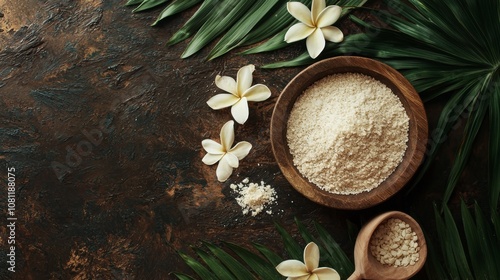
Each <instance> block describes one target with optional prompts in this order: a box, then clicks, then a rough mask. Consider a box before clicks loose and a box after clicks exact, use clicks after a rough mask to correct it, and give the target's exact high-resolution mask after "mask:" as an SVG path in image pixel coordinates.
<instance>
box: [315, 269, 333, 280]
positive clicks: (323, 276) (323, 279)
mask: <svg viewBox="0 0 500 280" xmlns="http://www.w3.org/2000/svg"><path fill="white" fill-rule="evenodd" d="M312 273H313V274H315V275H316V276H318V279H319V280H340V275H339V274H338V272H337V271H336V270H335V269H333V268H329V267H319V268H316V269H315V270H313V271H312Z"/></svg>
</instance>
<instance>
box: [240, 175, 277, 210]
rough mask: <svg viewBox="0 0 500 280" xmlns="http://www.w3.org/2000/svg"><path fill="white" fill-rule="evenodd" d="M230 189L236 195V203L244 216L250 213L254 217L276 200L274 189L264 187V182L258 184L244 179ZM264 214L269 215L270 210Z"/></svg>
mask: <svg viewBox="0 0 500 280" xmlns="http://www.w3.org/2000/svg"><path fill="white" fill-rule="evenodd" d="M230 187H231V189H232V190H233V191H235V192H236V193H238V195H239V196H238V197H236V202H238V205H240V206H241V208H242V210H243V214H244V215H246V214H248V213H251V214H252V216H256V215H258V214H259V213H260V212H262V211H263V210H264V208H266V207H267V206H269V205H271V204H272V203H273V202H275V201H276V199H277V198H278V196H277V195H276V191H275V190H274V188H273V187H271V185H266V184H265V183H264V181H261V182H260V184H258V183H252V182H250V179H249V178H245V179H244V180H243V181H242V182H241V183H239V184H231V185H230ZM266 213H267V214H269V215H270V214H272V210H270V209H268V210H266Z"/></svg>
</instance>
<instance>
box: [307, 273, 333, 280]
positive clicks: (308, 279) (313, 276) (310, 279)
mask: <svg viewBox="0 0 500 280" xmlns="http://www.w3.org/2000/svg"><path fill="white" fill-rule="evenodd" d="M325 279H328V278H325ZM307 280H319V277H318V275H316V274H314V273H313V274H311V276H309V278H307ZM328 280H330V279H328Z"/></svg>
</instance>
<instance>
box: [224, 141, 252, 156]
mask: <svg viewBox="0 0 500 280" xmlns="http://www.w3.org/2000/svg"><path fill="white" fill-rule="evenodd" d="M251 149H252V144H250V143H249V142H247V141H241V142H238V144H236V145H234V147H233V148H232V149H231V150H230V151H229V153H231V154H233V155H235V156H236V157H237V158H238V159H239V160H242V159H244V158H245V157H246V156H247V155H248V153H250V150H251Z"/></svg>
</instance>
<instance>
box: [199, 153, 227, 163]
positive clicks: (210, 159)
mask: <svg viewBox="0 0 500 280" xmlns="http://www.w3.org/2000/svg"><path fill="white" fill-rule="evenodd" d="M223 156H224V154H221V155H215V154H210V153H208V154H206V155H205V156H204V157H203V159H202V160H201V161H203V163H204V164H206V165H212V164H215V163H217V162H218V161H219V160H220V159H221V158H222V157H223Z"/></svg>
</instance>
